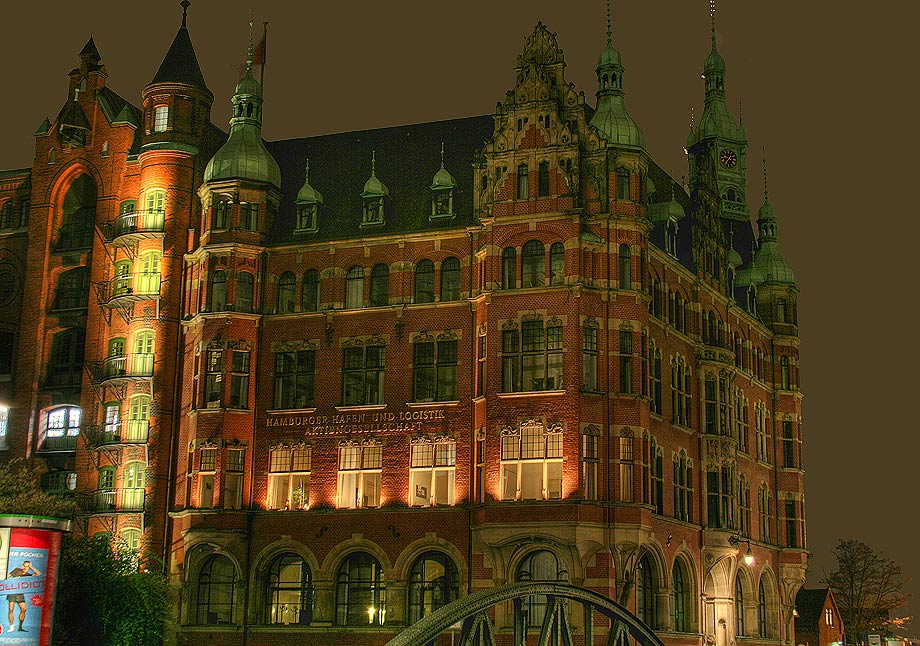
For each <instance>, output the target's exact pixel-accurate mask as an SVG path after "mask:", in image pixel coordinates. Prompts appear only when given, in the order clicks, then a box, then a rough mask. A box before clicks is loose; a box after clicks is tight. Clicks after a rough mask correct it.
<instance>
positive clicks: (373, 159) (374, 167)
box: [371, 150, 377, 177]
mask: <svg viewBox="0 0 920 646" xmlns="http://www.w3.org/2000/svg"><path fill="white" fill-rule="evenodd" d="M371 177H377V151H376V150H372V151H371Z"/></svg>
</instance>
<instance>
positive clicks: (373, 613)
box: [335, 552, 387, 626]
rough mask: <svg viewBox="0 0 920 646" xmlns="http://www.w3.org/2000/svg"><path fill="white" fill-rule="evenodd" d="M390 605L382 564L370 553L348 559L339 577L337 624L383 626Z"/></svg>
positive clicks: (353, 553)
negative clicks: (387, 605) (388, 603)
mask: <svg viewBox="0 0 920 646" xmlns="http://www.w3.org/2000/svg"><path fill="white" fill-rule="evenodd" d="M386 602H387V595H386V580H385V579H384V574H383V567H381V565H380V562H379V561H378V560H377V559H375V558H374V557H373V556H372V555H370V554H368V553H367V552H352V553H351V554H349V555H348V556H346V557H345V560H344V561H342V564H341V565H339V569H338V571H337V572H336V577H335V625H337V626H368V625H370V626H382V625H384V623H385V621H386Z"/></svg>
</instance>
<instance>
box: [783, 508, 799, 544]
mask: <svg viewBox="0 0 920 646" xmlns="http://www.w3.org/2000/svg"><path fill="white" fill-rule="evenodd" d="M798 546H799V532H798V522H797V519H796V511H795V500H787V501H786V547H798Z"/></svg>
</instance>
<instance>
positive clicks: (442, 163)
mask: <svg viewBox="0 0 920 646" xmlns="http://www.w3.org/2000/svg"><path fill="white" fill-rule="evenodd" d="M441 168H444V142H443V141H442V142H441Z"/></svg>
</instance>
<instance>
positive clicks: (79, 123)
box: [54, 99, 91, 130]
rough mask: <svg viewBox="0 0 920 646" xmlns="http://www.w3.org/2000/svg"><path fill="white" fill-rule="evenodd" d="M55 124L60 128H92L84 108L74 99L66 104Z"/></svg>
mask: <svg viewBox="0 0 920 646" xmlns="http://www.w3.org/2000/svg"><path fill="white" fill-rule="evenodd" d="M54 122H55V123H56V124H57V125H59V126H73V127H75V128H82V129H83V130H89V129H90V127H91V126H90V123H89V119H87V118H86V114H84V112H83V108H81V107H80V104H79V103H77V102H76V101H74V100H73V99H71V100H70V101H68V102H67V103H65V104H64V107H62V108H61V111H60V112H58V116H57V118H56V119H55V120H54Z"/></svg>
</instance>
